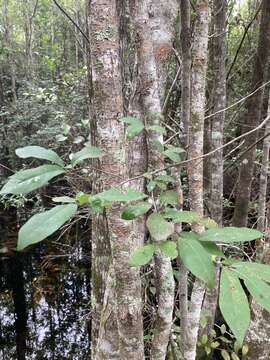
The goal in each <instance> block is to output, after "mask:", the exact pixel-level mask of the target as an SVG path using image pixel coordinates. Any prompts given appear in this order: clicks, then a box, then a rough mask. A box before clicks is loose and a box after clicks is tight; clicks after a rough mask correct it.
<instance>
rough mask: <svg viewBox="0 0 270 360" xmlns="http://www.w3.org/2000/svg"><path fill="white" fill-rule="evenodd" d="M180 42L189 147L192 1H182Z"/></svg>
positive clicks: (184, 121)
mask: <svg viewBox="0 0 270 360" xmlns="http://www.w3.org/2000/svg"><path fill="white" fill-rule="evenodd" d="M180 11H181V13H180V22H181V31H180V35H181V36H180V41H181V51H182V66H183V71H182V82H181V121H182V123H183V125H184V145H186V146H187V145H188V138H189V134H188V132H189V122H190V81H191V28H190V0H180Z"/></svg>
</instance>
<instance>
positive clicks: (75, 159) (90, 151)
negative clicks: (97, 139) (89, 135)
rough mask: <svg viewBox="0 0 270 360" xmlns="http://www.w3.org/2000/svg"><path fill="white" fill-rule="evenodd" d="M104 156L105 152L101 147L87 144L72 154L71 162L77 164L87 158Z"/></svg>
mask: <svg viewBox="0 0 270 360" xmlns="http://www.w3.org/2000/svg"><path fill="white" fill-rule="evenodd" d="M102 156H103V152H102V151H101V150H100V149H99V148H97V147H94V146H86V147H84V148H83V149H82V150H80V151H78V152H77V153H75V154H74V155H73V156H72V160H71V164H72V165H73V166H75V165H76V164H78V163H79V162H80V161H83V160H85V159H94V158H100V157H102Z"/></svg>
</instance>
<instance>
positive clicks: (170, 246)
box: [159, 241, 178, 260]
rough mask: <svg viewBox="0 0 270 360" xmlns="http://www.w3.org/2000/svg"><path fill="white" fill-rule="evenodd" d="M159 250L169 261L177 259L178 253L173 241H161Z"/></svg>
mask: <svg viewBox="0 0 270 360" xmlns="http://www.w3.org/2000/svg"><path fill="white" fill-rule="evenodd" d="M159 248H160V250H161V252H162V253H163V255H165V256H167V257H168V258H170V259H171V260H173V259H175V258H177V255H178V251H177V247H176V243H175V242H173V241H162V242H161V243H160V244H159Z"/></svg>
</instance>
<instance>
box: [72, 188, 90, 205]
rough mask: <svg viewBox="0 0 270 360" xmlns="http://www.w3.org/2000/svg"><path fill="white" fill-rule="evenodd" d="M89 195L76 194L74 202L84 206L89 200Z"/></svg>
mask: <svg viewBox="0 0 270 360" xmlns="http://www.w3.org/2000/svg"><path fill="white" fill-rule="evenodd" d="M90 196H91V195H90V194H86V193H84V192H82V191H81V192H79V193H78V194H76V198H75V199H76V202H77V203H78V204H79V205H85V204H87V203H88V202H89V198H90Z"/></svg>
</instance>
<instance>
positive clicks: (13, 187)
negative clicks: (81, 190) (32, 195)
mask: <svg viewBox="0 0 270 360" xmlns="http://www.w3.org/2000/svg"><path fill="white" fill-rule="evenodd" d="M64 172H65V170H64V169H63V168H61V167H59V166H57V165H42V166H39V167H37V168H34V169H29V170H21V171H19V172H17V173H16V174H14V175H12V176H11V177H10V178H9V181H8V182H7V183H6V185H5V186H4V187H3V188H2V189H1V191H0V194H15V195H19V194H27V193H29V192H31V191H33V190H35V189H38V188H40V187H41V186H43V185H45V184H47V183H48V181H49V180H51V179H52V178H54V177H56V176H58V175H60V174H63V173H64Z"/></svg>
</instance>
